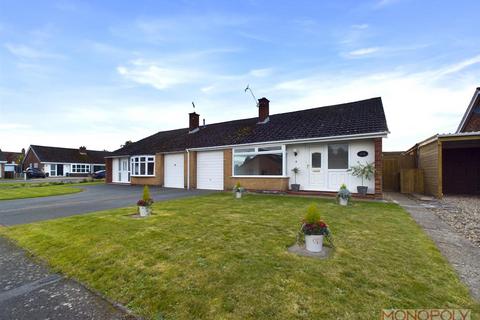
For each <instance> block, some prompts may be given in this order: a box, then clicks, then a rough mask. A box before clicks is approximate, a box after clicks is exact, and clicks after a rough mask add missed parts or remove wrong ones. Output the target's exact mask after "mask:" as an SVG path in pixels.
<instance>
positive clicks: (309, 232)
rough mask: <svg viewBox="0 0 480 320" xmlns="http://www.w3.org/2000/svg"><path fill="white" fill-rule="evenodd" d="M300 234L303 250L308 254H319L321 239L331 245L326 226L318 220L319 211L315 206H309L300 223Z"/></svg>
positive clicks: (329, 233)
mask: <svg viewBox="0 0 480 320" xmlns="http://www.w3.org/2000/svg"><path fill="white" fill-rule="evenodd" d="M300 232H301V233H302V234H303V235H304V236H305V248H306V249H307V251H310V252H321V251H322V249H323V238H324V237H325V238H326V239H327V240H328V241H329V242H330V243H332V236H331V232H330V229H329V228H328V225H327V224H326V223H325V222H324V221H323V220H322V219H321V218H320V210H319V209H318V207H317V205H316V204H311V205H310V206H309V207H308V209H307V214H306V215H305V218H304V219H303V222H302V227H301V229H300Z"/></svg>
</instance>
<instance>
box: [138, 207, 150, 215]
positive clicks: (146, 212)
mask: <svg viewBox="0 0 480 320" xmlns="http://www.w3.org/2000/svg"><path fill="white" fill-rule="evenodd" d="M138 213H139V214H140V217H146V216H149V215H150V208H149V207H145V206H138Z"/></svg>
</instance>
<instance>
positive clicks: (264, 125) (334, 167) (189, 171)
mask: <svg viewBox="0 0 480 320" xmlns="http://www.w3.org/2000/svg"><path fill="white" fill-rule="evenodd" d="M387 134H388V127H387V122H386V119H385V113H384V110H383V105H382V100H381V98H372V99H368V100H362V101H357V102H350V103H345V104H339V105H333V106H326V107H320V108H314V109H307V110H301V111H294V112H288V113H282V114H274V115H270V114H269V100H268V99H266V98H261V99H259V100H258V117H255V118H249V119H242V120H234V121H227V122H221V123H215V124H208V125H200V124H199V115H198V114H197V113H195V112H193V113H190V114H189V127H188V128H183V129H176V130H170V131H162V132H158V133H156V134H154V135H152V136H149V137H147V138H144V139H142V140H140V141H137V142H135V143H132V144H129V145H127V146H125V147H123V148H121V149H119V150H116V151H114V152H113V153H112V154H111V155H109V156H108V157H107V159H106V168H107V169H106V170H107V175H106V181H107V183H125V184H137V185H159V186H164V187H170V188H188V189H191V188H197V189H212V190H227V189H231V188H233V187H234V185H235V184H236V183H237V182H238V183H240V184H241V185H242V186H244V187H245V188H247V189H249V190H272V191H273V190H274V191H287V190H288V189H289V187H290V184H291V183H294V181H295V180H296V183H298V184H300V190H304V191H322V192H335V191H337V190H338V188H339V187H340V185H341V184H342V183H345V184H346V185H347V187H348V188H349V189H350V190H351V191H354V192H355V191H356V186H359V185H361V181H360V179H359V178H356V177H353V176H352V175H351V174H350V173H349V172H348V171H347V170H348V169H349V168H350V167H351V166H352V165H356V164H357V163H358V162H361V163H374V165H375V168H376V173H375V178H374V179H372V180H371V181H367V185H368V193H369V194H373V195H375V196H377V197H381V195H382V181H381V177H382V139H383V138H385V137H387ZM293 168H298V169H299V172H298V174H297V175H296V177H295V176H294V175H295V174H294V173H293V172H292V169H293Z"/></svg>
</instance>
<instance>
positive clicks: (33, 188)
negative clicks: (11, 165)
mask: <svg viewBox="0 0 480 320" xmlns="http://www.w3.org/2000/svg"><path fill="white" fill-rule="evenodd" d="M97 183H98V182H86V183H65V184H59V183H48V182H47V183H0V200H13V199H24V198H37V197H48V196H57V195H62V194H70V193H76V192H81V191H82V189H81V188H80V186H82V185H83V186H84V185H89V184H97Z"/></svg>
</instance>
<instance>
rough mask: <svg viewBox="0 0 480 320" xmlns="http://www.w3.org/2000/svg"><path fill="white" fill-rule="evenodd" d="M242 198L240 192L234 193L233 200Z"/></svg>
mask: <svg viewBox="0 0 480 320" xmlns="http://www.w3.org/2000/svg"><path fill="white" fill-rule="evenodd" d="M241 197H242V193H241V192H240V191H236V192H235V198H237V199H240V198H241Z"/></svg>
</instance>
